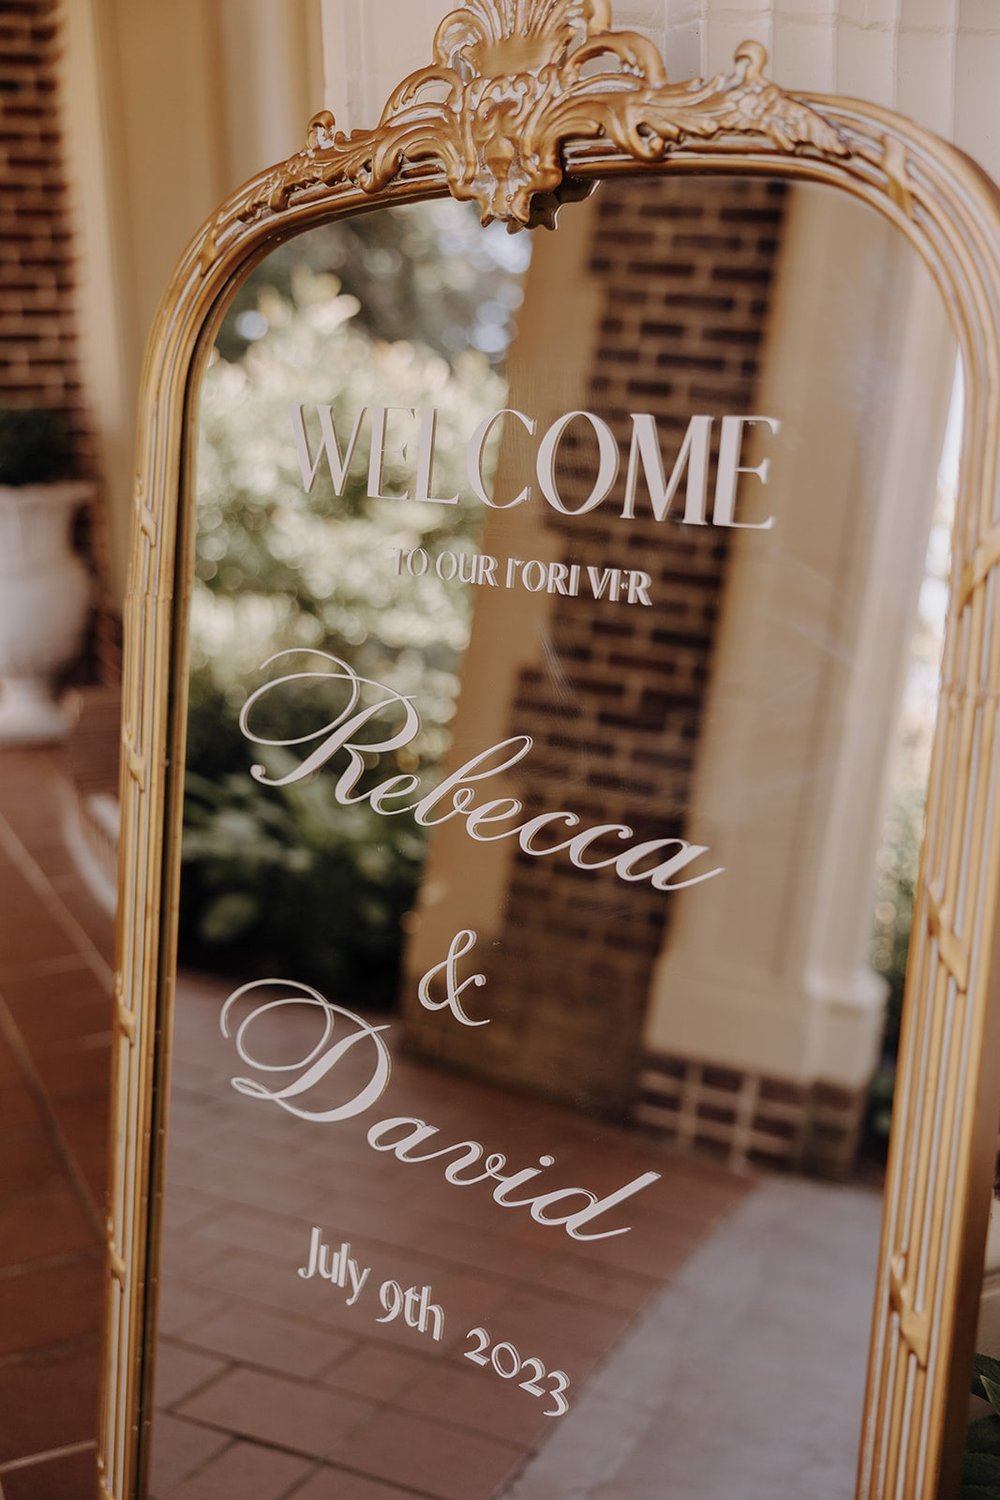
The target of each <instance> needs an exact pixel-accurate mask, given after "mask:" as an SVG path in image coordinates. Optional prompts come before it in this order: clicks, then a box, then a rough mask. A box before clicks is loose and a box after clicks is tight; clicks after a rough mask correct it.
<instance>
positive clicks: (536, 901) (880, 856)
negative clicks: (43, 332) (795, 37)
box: [99, 0, 1000, 1500]
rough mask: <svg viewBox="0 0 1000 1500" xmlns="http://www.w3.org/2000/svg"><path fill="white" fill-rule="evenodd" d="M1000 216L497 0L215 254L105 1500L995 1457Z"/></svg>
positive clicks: (129, 744) (740, 52)
mask: <svg viewBox="0 0 1000 1500" xmlns="http://www.w3.org/2000/svg"><path fill="white" fill-rule="evenodd" d="M557 211H559V223H558V227H556V229H555V232H554V233H553V234H551V235H547V234H545V233H543V232H542V229H541V226H542V225H543V224H549V225H550V226H551V225H552V224H553V223H554V221H555V218H556V214H557ZM477 214H478V216H479V220H480V222H481V224H482V225H484V226H490V227H488V228H485V227H477V222H476V215H477ZM504 226H506V227H508V228H511V229H520V230H522V231H527V232H525V233H520V234H516V235H514V236H513V237H511V238H507V237H505V236H504V235H503V232H502V230H503V227H504ZM997 243H998V213H997V204H996V197H995V190H994V189H993V188H992V186H991V185H990V184H989V183H987V182H986V180H985V179H984V178H983V176H982V175H981V174H980V173H979V172H978V170H977V169H976V168H975V167H974V166H972V165H971V164H970V163H968V162H967V161H966V160H965V159H964V158H963V157H961V156H960V155H959V154H958V153H957V152H955V151H953V150H952V149H951V148H949V147H947V146H946V145H944V144H943V143H941V142H939V141H936V140H934V139H933V137H931V136H929V135H927V134H926V133H924V132H922V131H917V130H915V129H914V128H912V127H910V126H909V125H908V124H907V123H906V122H905V121H903V120H901V119H900V118H898V117H896V116H893V115H891V114H889V113H888V112H886V111H883V110H881V109H876V108H874V107H868V106H866V105H864V104H862V103H858V102H857V101H843V100H837V99H829V98H810V97H809V96H805V95H794V96H793V95H791V94H787V93H785V92H784V91H783V90H782V89H780V88H779V87H777V86H776V85H775V84H774V83H773V82H771V80H770V79H769V78H768V77H767V73H766V56H765V54H764V51H763V49H762V48H761V47H759V46H758V45H756V44H754V43H745V44H744V45H742V46H741V47H739V48H738V49H737V51H736V54H735V58H734V63H733V68H732V71H731V72H729V73H726V74H723V75H719V77H717V78H714V79H711V80H692V81H688V82H680V83H670V82H668V80H667V76H666V72H665V69H664V65H663V63H662V60H661V59H660V58H659V57H658V55H657V54H656V52H655V51H654V49H653V48H652V47H651V46H650V45H649V43H648V42H647V41H645V40H644V39H643V38H642V37H641V36H638V35H635V34H632V33H628V32H618V31H614V30H612V29H611V17H610V7H609V5H608V4H607V3H605V0H592V3H588V4H587V5H585V6H581V5H580V4H578V3H577V0H545V4H544V5H538V6H534V5H532V6H527V7H521V6H517V7H512V6H509V5H507V4H501V3H499V0H473V4H472V5H470V6H468V7H466V8H465V9H463V10H459V11H456V12H454V13H453V14H452V15H450V16H448V17H446V18H445V20H444V21H443V22H442V24H441V27H440V28H439V30H438V34H437V37H436V40H435V56H434V61H433V63H432V64H431V65H430V66H429V67H428V68H426V69H423V70H422V71H420V72H418V73H415V74H413V75H412V76H411V77H410V78H409V79H407V80H405V81H404V83H403V84H402V85H401V86H400V88H399V89H398V90H397V92H396V93H395V94H394V95H393V96H392V98H391V99H390V100H389V102H388V104H387V105H386V108H385V111H384V114H383V117H382V120H381V121H380V123H379V125H378V126H377V128H376V129H375V130H374V131H371V132H363V131H362V132H354V133H353V134H352V135H351V136H349V137H347V136H344V135H343V134H340V133H338V132H337V130H336V127H335V124H334V122H333V120H332V118H331V117H330V116H329V115H328V114H326V113H323V114H320V115H317V116H316V117H314V119H313V120H312V122H311V124H310V127H309V132H308V137H307V144H306V146H305V148H304V149H303V150H302V151H301V152H299V153H297V154H296V155H295V156H293V157H291V158H290V159H289V160H288V161H287V162H285V163H281V164H279V165H278V166H276V167H274V168H272V169H269V170H267V171H264V172H261V173H260V174H259V175H258V176H257V177H256V178H254V179H252V180H251V181H250V182H249V183H247V184H246V185H245V186H244V187H243V188H241V189H240V190H239V191H238V192H237V193H235V194H234V195H233V196H232V197H231V198H230V199H229V200H228V201H227V202H226V203H224V204H223V205H222V206H221V207H220V209H219V210H218V212H217V214H216V215H215V216H214V217H213V219H212V220H211V221H210V223H209V224H208V225H206V226H205V228H204V229H203V230H202V231H201V233H200V234H199V235H198V236H196V238H195V239H194V240H193V241H192V243H191V245H190V247H189V249H188V251H187V252H186V254H185V256H184V257H183V259H182V261H181V263H180V265H179V267H178V270H177V272H176V275H175V278H174V280H173V282H172V283H171V286H170V287H169V288H168V291H167V293H166V296H165V298H164V302H163V304H162V307H161V312H160V315H159V320H158V323H157V326H156V328H155V330H154V334H153V338H152V343H151V353H150V359H149V362H148V366H147V379H146V384H145V388H144V394H143V403H144V405H143V412H144V415H143V421H142V424H141V433H140V453H139V474H140V477H139V481H138V485H137V490H136V511H135V514H136V525H135V530H134V537H133V552H132V569H131V587H130V594H129V599H128V608H127V621H126V626H127V657H126V669H125V712H124V728H123V774H122V784H121V791H122V830H123V831H122V856H121V866H120V886H119V891H120V928H119V934H120V950H119V972H118V979H117V1005H116V1017H115V1082H114V1091H115V1099H116V1111H117V1132H116V1135H115V1154H114V1162H113V1168H114V1174H113V1175H114V1188H113V1193H112V1199H111V1204H110V1213H109V1227H108V1234H109V1252H108V1299H107V1320H106V1354H107V1358H106V1381H105V1388H104V1393H103V1400H102V1410H103V1431H102V1437H101V1452H100V1464H99V1467H100V1476H101V1487H102V1488H101V1494H102V1500H146V1497H148V1496H150V1495H156V1496H159V1497H160V1500H163V1497H165V1496H167V1495H170V1496H174V1497H178V1500H199V1497H200V1500H205V1497H214V1496H216V1495H231V1494H234V1493H238V1494H240V1495H250V1494H251V1493H252V1492H253V1491H254V1490H256V1491H258V1492H261V1493H263V1494H285V1495H296V1496H297V1497H298V1500H322V1497H324V1496H326V1495H336V1496H337V1500H351V1497H352V1496H353V1500H386V1497H387V1496H393V1495H411V1496H412V1495H420V1496H424V1497H425V1500H426V1497H428V1496H430V1497H432V1500H449V1497H451V1496H455V1497H457V1500H471V1497H472V1496H474V1495H482V1496H484V1497H486V1496H489V1497H494V1500H501V1497H505V1500H515V1497H516V1500H565V1497H566V1496H568V1495H573V1496H576V1497H578V1500H583V1497H590V1500H639V1497H640V1496H641V1497H643V1500H648V1497H650V1496H652V1495H655V1496H657V1497H659V1496H663V1497H664V1500H666V1497H669V1496H672V1495H678V1494H683V1495H685V1496H688V1495H697V1494H702V1495H706V1496H708V1495H716V1494H718V1493H720V1492H735V1493H738V1494H740V1495H741V1497H742V1500H749V1497H751V1496H753V1495H755V1494H759V1495H765V1494H766V1495H767V1496H768V1497H769V1500H773V1497H774V1496H775V1495H780V1494H782V1493H789V1492H790V1488H789V1487H790V1486H791V1488H792V1489H794V1491H795V1493H796V1494H797V1495H798V1494H801V1493H802V1489H803V1485H802V1480H803V1476H804V1475H808V1490H809V1493H810V1494H823V1495H829V1496H839V1495H849V1494H851V1493H852V1485H853V1486H854V1489H853V1493H854V1494H855V1495H856V1497H857V1500H890V1497H892V1500H901V1497H905V1500H950V1497H953V1496H955V1495H956V1494H957V1493H958V1484H959V1471H960V1469H961V1466H962V1452H963V1446H964V1442H965V1429H966V1425H967V1421H968V1408H969V1395H968V1392H969V1372H970V1368H971V1366H972V1359H973V1353H974V1347H975V1344H974V1340H975V1337H976V1314H977V1311H978V1301H979V1295H980V1290H981V1276H982V1263H983V1247H984V1245H985V1242H986V1229H987V1219H988V1207H989V1188H990V1184H991V1181H992V1177H993V1168H994V1162H995V1156H996V1139H997V1137H996V1128H997V1122H996V1100H997V1098H998V1097H1000V1025H998V1021H1000V1006H998V1005H997V1004H996V1003H995V1002H994V998H993V988H992V986H993V980H992V976H993V974H995V973H997V972H1000V969H998V968H997V965H996V964H995V963H994V961H993V954H994V947H995V930H996V923H995V917H996V910H995V908H996V899H995V898H996V892H997V890H998V888H1000V838H998V836H997V834H996V832H995V830H996V829H997V827H998V826H1000V825H998V821H997V817H996V768H997V757H996V755H995V732H996V704H997V702H998V693H1000V652H998V650H997V641H998V634H997V619H996V596H997V583H996V569H997V564H998V563H1000V491H998V486H997V479H996V476H997V472H998V465H997V451H996V450H997V445H998V430H997V424H996V419H995V413H996V406H997V401H998V400H1000V389H998V386H1000V376H998V374H997V372H998V370H1000V337H998V330H1000V274H998V257H997V254H996V245H997ZM251 271H253V272H254V276H253V278H252V279H251V280H249V281H248V280H247V279H246V278H247V277H248V275H249V273H250V272H251ZM213 339H217V347H213ZM952 499H953V501H954V511H955V519H954V524H953V526H952V528H951V560H950V562H948V563H947V564H945V563H944V553H945V551H946V550H947V548H946V546H945V545H944V543H943V542H942V538H943V537H944V536H945V535H946V533H947V531H948V528H949V519H948V507H949V503H950V501H951V500H952ZM929 534H930V536H931V547H930V551H929V552H928V551H927V538H928V535H929ZM928 559H929V562H930V565H931V573H930V575H929V577H925V564H926V562H927V560H928ZM945 567H946V568H947V575H948V582H947V585H945V584H944V582H943V572H944V569H945ZM196 570H197V573H196ZM922 580H923V581H922ZM942 611H946V613H947V626H946V630H945V636H944V647H943V652H942V653H939V652H938V650H937V647H936V645H935V644H934V641H936V640H937V638H938V637H939V633H940V624H941V615H942ZM932 637H933V638H934V641H932ZM913 642H915V645H913V644H912V643H913ZM939 654H940V660H941V663H942V665H941V689H940V692H936V688H935V683H936V669H935V662H936V661H937V660H938V658H939ZM908 661H909V663H910V665H909V666H908ZM935 697H936V698H937V712H936V719H935V727H934V730H933V751H932V754H931V756H930V771H929V772H927V771H926V769H925V767H926V753H925V752H926V750H927V741H928V740H929V738H930V718H931V705H932V702H933V700H934V699H935ZM897 721H900V722H902V724H903V726H904V733H903V737H902V739H901V740H899V741H898V742H897V743H896V744H895V746H894V740H893V734H894V726H895V725H896V723H897ZM918 751H919V754H918ZM185 767H186V773H185ZM925 785H926V819H925V827H924V832H923V834H922V836H921V835H919V834H918V832H917V830H918V827H919V825H920V821H921V820H920V803H921V800H922V798H923V795H924V787H925ZM887 810H888V819H887V821H886V812H887ZM185 812H186V815H187V826H186V829H185V828H184V826H183V825H184V815H185ZM883 827H887V828H888V830H889V836H888V839H887V840H883V838H882V834H881V832H880V830H881V829H882V828H883ZM918 842H919V845H920V852H919V866H917V865H916V863H915V859H914V857H913V856H914V854H915V849H914V848H913V847H912V846H915V845H916V844H917V843H918ZM182 877H183V879H182ZM911 903H912V921H911V920H910V914H909V908H910V905H911ZM873 915H874V921H875V933H874V942H873V940H872V918H873ZM908 935H909V936H910V938H911V940H910V950H911V952H910V960H909V965H908V970H907V977H906V990H905V998H904V997H902V995H901V991H902V979H901V951H900V950H901V948H902V947H903V946H905V942H906V939H907V936H908ZM179 960H180V961H179ZM873 965H874V966H875V967H874V968H873ZM875 968H878V969H879V970H881V971H883V972H881V973H876V972H875ZM887 1002H888V1003H887ZM887 1015H888V1018H889V1020H888V1025H886V1016H887ZM897 1031H898V1035H897V1034H896V1033H897ZM894 1048H896V1049H897V1050H898V1073H897V1075H896V1081H895V1089H894V1100H893V1104H892V1124H891V1133H890V1138H889V1143H888V1155H887V1159H886V1160H885V1162H884V1174H883V1160H882V1158H883V1156H884V1154H885V1135H886V1133H887V1131H888V1094H889V1092H891V1090H890V1088H889V1087H888V1079H889V1072H890V1071H891V1067H892V1062H891V1052H892V1050H893V1049H894ZM873 1078H874V1080H875V1087H874V1090H873V1086H872V1080H873ZM880 1186H881V1187H882V1188H883V1194H882V1203H881V1234H880V1235H879V1232H878V1228H877V1225H878V1221H879V1218H880V1204H879V1187H880ZM873 1289H874V1305H873V1308H872V1297H871V1293H872V1290H873ZM984 1326H985V1325H984ZM866 1347H867V1350H868V1355H867V1379H866V1378H865V1375H864V1373H863V1372H864V1368H865V1360H866V1354H865V1351H866ZM859 1428H860V1445H858V1444H857V1442H856V1439H857V1435H858V1432H859ZM856 1449H857V1468H856V1474H857V1480H856V1484H855V1481H854V1479H853V1478H852V1474H853V1472H854V1470H855V1463H854V1457H855V1451H856Z"/></svg>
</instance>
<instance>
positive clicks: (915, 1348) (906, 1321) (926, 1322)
mask: <svg viewBox="0 0 1000 1500" xmlns="http://www.w3.org/2000/svg"><path fill="white" fill-rule="evenodd" d="M889 1301H890V1303H891V1305H892V1310H893V1312H894V1313H895V1314H896V1316H897V1318H898V1319H899V1333H900V1337H901V1338H902V1340H903V1342H904V1344H905V1345H906V1347H907V1348H908V1349H909V1351H910V1353H911V1354H913V1355H914V1357H915V1358H916V1361H917V1363H918V1364H919V1365H920V1366H921V1368H922V1369H926V1368H927V1360H928V1357H929V1354H930V1343H931V1320H930V1316H929V1314H928V1313H927V1312H920V1313H918V1312H917V1311H916V1309H915V1308H914V1306H913V1293H912V1291H911V1290H910V1287H909V1286H908V1284H907V1280H906V1257H905V1256H904V1255H896V1256H894V1257H893V1259H892V1263H891V1265H890V1267H889Z"/></svg>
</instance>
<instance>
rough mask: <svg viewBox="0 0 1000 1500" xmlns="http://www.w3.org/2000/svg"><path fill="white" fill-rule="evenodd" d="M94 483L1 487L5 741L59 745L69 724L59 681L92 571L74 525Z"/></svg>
mask: <svg viewBox="0 0 1000 1500" xmlns="http://www.w3.org/2000/svg"><path fill="white" fill-rule="evenodd" d="M91 492H92V486H91V485H90V484H88V483H86V482H82V481H79V480H67V481H64V482H61V483H55V484H22V485H17V486H9V485H0V744H4V745H37V744H51V743H53V742H55V741H57V740H61V739H62V738H63V737H64V736H65V734H66V732H67V729H68V727H69V725H68V720H67V717H66V715H65V713H64V711H63V710H62V708H61V707H60V706H59V704H58V703H57V701H56V699H55V695H54V689H53V679H54V677H55V674H56V673H57V672H58V670H59V668H60V667H63V666H65V665H66V663H67V662H69V661H71V660H72V659H73V657H74V656H75V655H76V653H77V651H78V650H79V648H80V643H81V639H82V634H83V628H84V625H85V623H86V620H87V614H88V610H89V605H90V595H91V584H90V576H89V574H88V572H87V568H86V566H85V564H84V562H83V560H82V558H80V557H78V556H77V554H76V553H75V552H74V551H73V548H72V544H71V540H70V525H71V522H72V520H73V517H74V516H75V514H76V512H77V510H78V509H79V508H80V506H81V505H82V504H83V502H84V501H85V500H87V499H88V498H89V496H90V494H91Z"/></svg>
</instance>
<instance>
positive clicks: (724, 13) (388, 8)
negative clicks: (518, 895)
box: [323, 0, 1000, 178]
mask: <svg viewBox="0 0 1000 1500" xmlns="http://www.w3.org/2000/svg"><path fill="white" fill-rule="evenodd" d="M456 5H457V0H456ZM448 9H449V4H448V0H323V17H324V53H325V68H326V83H327V101H328V103H329V106H330V108H331V109H332V110H333V111H334V113H335V114H336V116H337V119H338V121H339V122H340V123H341V124H342V125H349V126H351V127H360V126H368V125H373V124H374V123H375V121H376V120H377V119H378V116H379V114H380V113H381V109H382V105H383V103H384V101H385V99H386V97H387V95H388V94H389V92H390V90H391V89H392V88H393V87H394V85H395V84H396V83H397V82H398V81H399V80H400V79H401V78H402V77H404V76H405V74H407V73H408V72H411V71H412V70H413V69H414V68H418V67H421V66H423V65H424V64H425V63H428V62H430V60H431V44H432V39H433V36H434V30H435V27H436V25H437V23H438V21H440V19H441V18H442V16H443V15H444V14H445V13H446V11H447V10H448ZM614 17H615V24H616V26H618V27H620V28H626V27H628V28H633V29H635V30H638V31H641V32H643V34H644V35H646V36H648V37H650V38H651V39H652V40H653V41H654V42H655V43H656V44H657V46H658V47H659V48H660V49H661V51H662V53H663V55H664V56H665V58H666V60H667V65H668V68H669V69H670V73H671V76H672V77H674V78H678V79H680V78H684V77H693V76H695V75H698V74H701V75H705V74H710V73H716V72H719V71H723V70H725V69H726V68H727V67H728V65H729V63H730V61H731V59H732V55H733V51H734V49H735V48H736V46H737V45H738V44H739V43H740V42H741V41H743V40H744V39H746V38H753V39H755V40H758V41H761V42H763V43H764V44H765V46H766V47H767V48H768V50H769V52H770V54H771V72H772V75H773V77H774V78H775V79H776V80H777V81H778V82H779V83H781V84H782V85H783V86H784V87H786V88H790V89H808V90H812V91H819V92H824V93H838V94H850V95H855V96H857V97H859V98H866V99H870V100H872V101H874V102H876V103H879V104H885V105H888V106H890V107H891V108H893V109H898V110H899V111H900V112H901V113H903V114H906V115H909V116H911V117H912V118H913V119H915V120H917V121H918V122H919V123H920V124H921V125H925V126H927V127H928V128H929V129H931V130H935V131H937V132H938V133H939V134H940V135H943V136H945V137H947V138H948V139H949V140H953V141H955V143H956V144H957V145H959V146H961V147H962V149H963V150H965V151H968V152H969V154H970V155H971V156H974V157H975V158H976V159H977V160H978V161H980V162H981V163H982V164H983V166H985V167H986V169H987V170H988V171H989V172H990V173H991V174H992V175H993V176H994V177H996V178H1000V125H998V111H997V108H996V102H995V101H996V89H997V83H998V80H1000V0H618V3H617V4H615V6H614Z"/></svg>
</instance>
